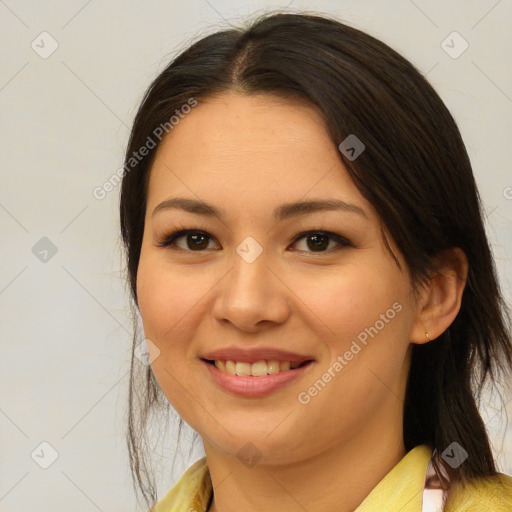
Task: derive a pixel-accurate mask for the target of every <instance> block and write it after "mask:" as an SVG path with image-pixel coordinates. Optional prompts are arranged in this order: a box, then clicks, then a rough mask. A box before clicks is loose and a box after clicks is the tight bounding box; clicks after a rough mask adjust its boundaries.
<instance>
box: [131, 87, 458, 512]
mask: <svg viewBox="0 0 512 512" xmlns="http://www.w3.org/2000/svg"><path fill="white" fill-rule="evenodd" d="M178 196H180V197H187V198H192V199H201V200H203V201H206V202H208V203H211V204H213V205H214V206H216V207H218V208H219V209H224V210H225V217H223V218H222V219H220V218H218V217H215V216H213V217H204V216H201V215H199V214H194V213H189V212H185V211H182V210H178V209H165V210H161V211H160V212H158V213H156V214H155V215H154V216H153V215H152V213H153V210H154V208H155V207H156V206H157V205H158V204H160V203H161V202H162V201H164V200H166V199H169V198H171V197H178ZM313 198H315V199H326V198H330V199H332V198H336V199H342V200H344V201H346V202H348V203H352V204H355V205H358V206H359V207H360V208H362V209H363V210H364V212H365V216H362V215H357V214H354V213H350V212H343V211H321V212H316V213H312V214H307V215H302V216H300V217H296V218H290V219H286V220H284V221H282V222H276V220H275V219H274V218H273V217H272V211H273V209H274V208H275V207H277V206H280V205H281V204H283V203H289V202H294V201H298V200H305V199H313ZM380 226H381V221H380V219H379V217H378V215H377V214H376V212H375V210H374V209H373V207H372V205H371V204H370V203H368V202H367V201H366V200H365V199H364V197H363V196H362V195H361V194H360V193H359V191H358V190H357V188H356V187H355V185H354V184H353V182H352V181H351V179H350V177H349V175H348V173H347V171H346V169H345V167H344V165H343V163H342V160H341V159H340V156H339V153H338V149H337V147H336V145H334V144H333V142H332V141H331V140H330V138H329V136H328V134H327V132H326V130H325V128H324V125H323V122H322V119H321V117H320V115H319V114H318V113H317V111H316V110H314V109H313V108H312V107H310V106H307V105H305V104H298V103H297V102H295V103H292V102H291V101H285V100H282V99H277V98H275V97H272V96H269V95H253V96H246V95H243V94H239V93H224V94H222V95H218V96H215V97H211V98H208V99H207V100H204V101H201V102H200V104H199V105H198V106H196V107H195V108H193V109H192V111H191V112H190V113H189V114H188V115H187V116H186V117H185V118H184V119H182V120H181V121H180V122H179V124H178V125H176V126H175V127H174V129H173V130H172V132H170V134H169V135H168V136H167V137H166V138H165V139H164V140H163V141H162V143H161V145H160V147H159V148H158V151H157V155H156V159H155V161H154V163H153V166H152V169H151V175H150V182H149V190H148V197H147V211H146V219H145V228H144V237H143V242H142V250H141V258H140V265H139V269H138V277H137V294H138V301H139V308H140V313H141V317H142V320H143V326H144V333H145V336H146V338H147V339H149V340H151V342H152V344H154V345H153V346H154V347H158V351H159V352H158V351H157V350H155V349H151V348H149V351H150V357H155V359H154V360H153V362H152V370H153V372H154V374H155V377H156V379H157V381H158V383H159V385H160V387H161V388H162V390H163V392H164V393H165V395H166V397H167V399H168V400H169V401H170V403H171V404H172V405H173V407H174V408H175V409H176V410H177V412H178V413H179V414H180V415H181V417H182V418H183V419H184V420H185V421H186V422H187V423H188V424H189V425H190V426H191V427H192V428H194V429H195V430H196V431H197V432H198V433H199V434H200V435H201V438H202V440H203V443H204V449H205V453H206V456H207V460H208V465H209V468H210V473H211V478H212V482H213V486H214V501H213V504H212V507H211V509H210V510H213V511H215V512H232V511H233V512H234V511H235V510H236V511H238V510H245V511H247V512H252V511H261V510H269V511H271V510H280V511H281V512H292V511H293V512H298V511H301V512H303V510H304V509H306V510H316V511H323V512H330V511H332V512H334V511H336V512H348V511H352V510H354V509H355V508H356V507H357V506H358V505H360V504H361V502H362V501H363V500H364V498H365V497H366V496H367V495H368V494H369V493H370V491H371V490H372V489H373V488H374V487H375V486H376V485H377V483H378V482H379V481H380V480H381V479H382V478H383V477H384V476H385V475H386V474H387V473H388V472H389V471H390V470H391V469H392V468H393V467H394V466H395V465H396V464H397V463H398V462H399V461H400V460H401V459H402V458H403V457H404V456H405V454H406V450H405V447H404V444H403V439H402V436H403V430H402V420H403V400H404V396H405V389H406V379H407V375H408V370H409V365H410V349H411V347H412V345H411V344H412V343H426V342H428V341H429V340H428V339H427V337H426V335H425V332H426V331H428V332H429V334H430V340H433V339H435V338H436V337H437V336H439V335H440V334H441V333H442V332H443V331H444V330H445V329H446V328H447V327H448V326H449V325H450V323H451V322H452V321H453V319H454V318H455V316H456V314H457V312H458V311H459V308H460V301H461V295H462V291H463V287H464V283H465V279H466V275H467V261H466V258H465V255H464V253H463V252H462V251H460V250H459V249H454V250H453V251H452V252H451V253H449V254H447V255H446V257H444V258H442V259H440V261H439V263H440V264H441V265H443V269H442V270H443V271H442V273H441V274H439V275H435V276H433V277H432V279H431V280H430V281H428V282H427V283H426V284H425V286H423V287H422V288H421V289H420V292H419V294H418V296H415V295H414V294H413V290H412V284H411V282H410V279H409V275H408V273H407V271H405V272H403V271H400V270H399V269H398V267H397V266H396V263H395V262H394V260H393V259H392V257H391V255H390V254H389V252H387V250H386V249H385V246H384V242H383V240H382V236H381V231H380ZM179 229H201V230H202V231H206V232H207V233H208V235H209V236H210V238H206V239H205V244H204V246H203V247H205V248H203V249H200V250H198V249H195V250H194V246H193V245H192V243H191V244H190V245H187V237H186V236H183V237H181V238H179V239H177V240H176V241H175V243H176V244H178V246H177V247H176V246H175V248H174V249H173V248H172V246H170V247H159V246H158V240H159V239H161V238H163V237H164V235H166V234H168V233H170V232H172V231H176V230H179ZM307 230H311V231H318V230H324V231H330V232H333V233H337V234H339V235H341V236H343V237H345V238H347V239H348V240H349V241H350V244H349V245H341V244H338V243H337V242H336V241H335V240H334V239H330V240H331V241H329V246H328V247H327V245H325V246H324V247H323V248H322V249H315V246H314V244H312V243H309V244H308V238H307V237H303V238H301V239H299V240H296V241H295V237H296V236H297V235H298V234H299V233H301V232H303V231H307ZM247 236H251V237H253V238H254V239H255V240H256V241H257V242H258V243H259V244H260V246H261V247H262V249H263V252H262V253H261V255H260V256H259V257H258V258H257V259H256V260H255V261H254V262H252V263H247V262H246V261H244V259H242V258H241V257H240V256H239V255H238V254H237V252H236V248H237V246H238V245H239V244H240V242H242V240H244V239H245V238H246V237H247ZM327 240H329V239H327ZM388 240H390V243H391V247H392V248H393V251H394V252H395V254H397V255H398V256H399V259H400V262H401V265H402V268H406V266H405V263H404V262H403V259H402V258H401V256H400V253H399V251H398V249H397V248H396V246H395V245H394V244H393V241H392V240H391V239H390V237H389V236H388ZM325 243H326V244H327V241H326V242H325ZM191 247H192V248H191ZM180 248H181V249H180ZM457 276H459V277H457ZM394 303H399V304H400V305H401V310H400V312H398V313H396V316H395V317H394V318H393V319H391V320H389V321H388V322H387V323H385V326H384V328H382V329H380V330H379V332H378V334H377V335H375V336H374V337H373V338H369V341H368V343H367V345H366V346H363V345H361V346H362V347H363V348H362V350H361V351H360V352H358V353H357V354H356V355H355V356H354V357H353V359H352V360H351V361H349V362H348V364H346V365H345V366H344V367H343V369H342V370H341V371H339V372H338V373H336V377H334V378H332V379H331V381H330V382H329V383H328V384H327V385H326V386H325V387H324V388H323V389H322V390H321V391H320V392H319V393H318V394H317V395H316V396H314V397H312V398H311V400H310V402H309V403H307V404H302V403H300V402H299V401H298V399H297V397H298V394H299V393H301V392H304V391H307V390H308V389H309V388H310V387H311V386H312V384H313V383H314V382H315V381H317V379H320V378H321V377H322V375H323V374H324V373H325V372H326V371H327V369H328V368H329V367H332V366H333V363H334V362H335V361H336V360H337V357H338V356H339V355H342V356H343V354H345V352H346V351H347V350H348V349H349V348H350V346H351V343H352V341H353V340H354V339H356V337H357V335H358V334H359V333H361V332H362V331H364V329H365V328H367V327H370V326H373V325H374V324H375V322H376V320H378V319H379V318H380V315H381V314H384V313H385V312H386V311H387V310H389V308H391V307H392V305H393V304H394ZM228 345H237V346H247V347H258V346H263V345H264V346H275V347H280V348H284V349H288V350H291V351H294V352H298V353H300V354H306V355H310V356H312V357H313V358H314V359H315V362H314V364H313V365H312V367H311V368H310V370H309V371H308V372H307V373H306V374H304V375H303V376H302V377H300V378H299V379H296V380H294V381H293V382H291V383H289V384H287V385H286V386H285V387H283V388H281V389H279V390H277V391H274V392H273V393H271V394H270V395H267V396H265V397H261V398H248V397H239V396H235V395H233V394H231V393H229V392H227V391H224V390H223V389H221V388H220V387H219V386H218V385H217V384H216V383H215V382H214V381H213V380H212V379H211V377H210V375H209V373H208V372H207V368H205V367H204V363H202V362H201V360H200V359H199V358H200V356H201V355H204V354H205V352H207V351H209V350H212V349H214V348H221V347H225V346H228ZM248 442H251V443H252V444H253V445H254V446H255V447H256V449H257V451H258V454H259V455H260V456H261V459H260V460H259V461H258V463H257V464H256V465H254V466H251V467H249V466H248V465H246V464H244V463H243V462H242V461H241V460H240V459H239V458H238V457H237V452H238V451H239V450H240V449H241V448H242V447H243V446H244V445H246V443H248Z"/></svg>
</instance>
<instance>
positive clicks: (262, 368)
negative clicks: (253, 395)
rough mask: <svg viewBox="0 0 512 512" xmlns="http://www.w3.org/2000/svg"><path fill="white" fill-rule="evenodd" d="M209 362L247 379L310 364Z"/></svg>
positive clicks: (218, 360) (221, 369) (294, 362)
mask: <svg viewBox="0 0 512 512" xmlns="http://www.w3.org/2000/svg"><path fill="white" fill-rule="evenodd" d="M208 362H209V363H210V364H214V365H215V367H216V368H218V369H219V370H220V371H221V372H225V373H229V374H230V375H238V376H245V377H249V376H251V377H264V376H265V375H273V374H276V373H279V372H287V371H288V370H295V369H297V368H300V367H301V366H303V365H305V364H307V363H308V361H302V362H297V361H277V360H272V359H270V360H261V361H257V362H254V363H248V362H245V361H230V360H221V359H217V360H215V361H208Z"/></svg>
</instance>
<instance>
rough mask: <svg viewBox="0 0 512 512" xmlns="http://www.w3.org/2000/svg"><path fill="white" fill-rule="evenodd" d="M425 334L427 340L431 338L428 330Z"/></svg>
mask: <svg viewBox="0 0 512 512" xmlns="http://www.w3.org/2000/svg"><path fill="white" fill-rule="evenodd" d="M425 336H426V337H427V340H430V334H429V333H428V331H427V332H425Z"/></svg>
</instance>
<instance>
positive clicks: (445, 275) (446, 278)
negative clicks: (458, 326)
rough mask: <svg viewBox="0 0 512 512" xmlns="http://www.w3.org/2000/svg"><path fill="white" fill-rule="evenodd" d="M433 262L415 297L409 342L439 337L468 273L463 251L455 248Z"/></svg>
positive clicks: (459, 299)
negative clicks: (414, 313)
mask: <svg viewBox="0 0 512 512" xmlns="http://www.w3.org/2000/svg"><path fill="white" fill-rule="evenodd" d="M434 261H435V264H436V270H435V271H434V272H433V274H432V275H431V277H430V278H429V279H428V281H427V282H426V283H425V284H424V285H423V287H422V289H421V292H420V296H419V297H418V300H417V314H416V318H415V320H414V323H413V326H412V330H411V334H410V341H411V343H417V344H423V343H428V342H429V341H432V340H434V339H436V338H437V337H439V336H440V335H441V334H442V333H443V332H444V331H446V329H448V327H449V326H450V325H451V323H452V322H453V320H455V317H456V316H457V313H458V312H459V310H460V305H461V302H462V293H463V291H464V287H465V286H466V280H467V276H468V259H467V256H466V254H465V253H464V251H463V250H462V249H460V248H459V247H451V248H450V249H446V250H445V251H442V252H441V253H440V254H439V255H438V256H436V257H435V258H434ZM426 333H428V337H427V334H426Z"/></svg>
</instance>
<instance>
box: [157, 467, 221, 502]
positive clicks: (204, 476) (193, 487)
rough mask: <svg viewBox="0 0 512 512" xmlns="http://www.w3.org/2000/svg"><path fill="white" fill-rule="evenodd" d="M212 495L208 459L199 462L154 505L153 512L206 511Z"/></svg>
mask: <svg viewBox="0 0 512 512" xmlns="http://www.w3.org/2000/svg"><path fill="white" fill-rule="evenodd" d="M211 493H212V483H211V479H210V472H209V469H208V464H207V461H206V457H203V458H202V459H199V460H197V461H196V462H194V464H192V466H190V467H189V468H188V469H187V470H186V471H185V473H183V475H182V476H181V478H180V479H179V480H178V482H177V483H176V485H175V486H174V487H173V488H172V489H171V490H170V491H169V492H168V493H167V494H166V495H165V496H164V497H163V498H162V499H161V500H159V501H158V503H156V504H155V505H154V507H153V508H152V509H151V512H187V511H188V510H205V509H206V505H207V503H208V501H209V499H210V495H211Z"/></svg>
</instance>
